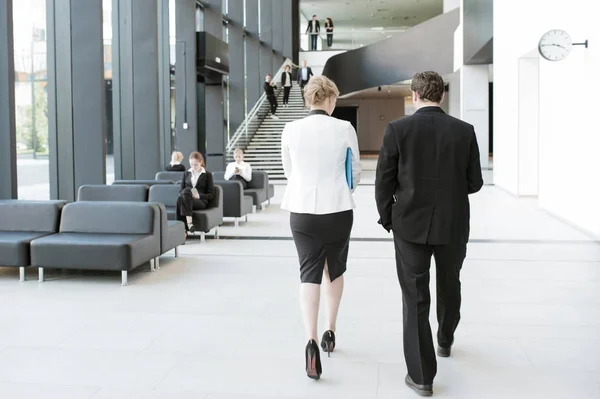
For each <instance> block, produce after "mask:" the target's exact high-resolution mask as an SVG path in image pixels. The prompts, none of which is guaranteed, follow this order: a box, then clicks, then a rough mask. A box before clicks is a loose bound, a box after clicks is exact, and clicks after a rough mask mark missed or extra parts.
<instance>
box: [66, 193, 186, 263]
mask: <svg viewBox="0 0 600 399" xmlns="http://www.w3.org/2000/svg"><path fill="white" fill-rule="evenodd" d="M169 186H171V184H169ZM148 188H149V187H148V186H146V185H142V184H118V185H112V186H107V185H103V184H98V185H84V186H81V187H79V192H78V195H77V200H78V201H132V202H146V201H148ZM156 205H157V206H158V207H159V208H160V211H161V254H164V253H166V252H168V251H170V250H172V249H174V250H175V256H176V257H177V256H179V249H178V247H179V246H180V245H184V244H185V226H184V225H183V223H182V222H179V221H177V220H173V221H170V220H168V214H167V209H166V207H165V206H164V205H163V204H162V203H156ZM156 268H157V269H159V268H160V265H159V263H158V261H157V262H156Z"/></svg>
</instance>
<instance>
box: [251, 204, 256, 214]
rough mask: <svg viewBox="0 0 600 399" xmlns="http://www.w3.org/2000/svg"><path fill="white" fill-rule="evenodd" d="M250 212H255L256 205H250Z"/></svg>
mask: <svg viewBox="0 0 600 399" xmlns="http://www.w3.org/2000/svg"><path fill="white" fill-rule="evenodd" d="M252 213H256V205H252Z"/></svg>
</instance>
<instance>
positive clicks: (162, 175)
mask: <svg viewBox="0 0 600 399" xmlns="http://www.w3.org/2000/svg"><path fill="white" fill-rule="evenodd" d="M184 174H185V172H158V173H157V174H156V176H154V178H155V179H156V180H168V181H172V182H174V183H179V182H180V181H182V180H183V176H184Z"/></svg>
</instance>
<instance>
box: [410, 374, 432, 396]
mask: <svg viewBox="0 0 600 399" xmlns="http://www.w3.org/2000/svg"><path fill="white" fill-rule="evenodd" d="M404 382H405V383H406V386H408V387H409V388H410V389H412V390H413V391H415V393H416V394H417V395H419V396H432V395H433V385H431V384H428V385H419V384H417V383H415V382H414V381H413V380H412V378H410V375H408V374H406V378H405V379H404Z"/></svg>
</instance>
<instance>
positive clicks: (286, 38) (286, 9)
mask: <svg viewBox="0 0 600 399" xmlns="http://www.w3.org/2000/svg"><path fill="white" fill-rule="evenodd" d="M281 8H282V9H281V20H282V21H283V35H282V43H281V53H282V55H283V57H284V58H289V59H293V58H294V57H293V45H292V43H293V42H292V37H293V35H292V29H293V26H294V23H293V13H292V0H282V2H281Z"/></svg>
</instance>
